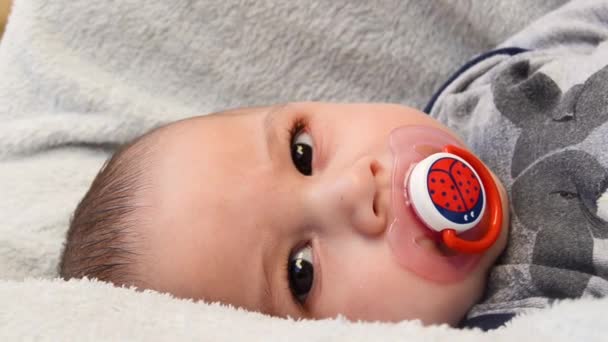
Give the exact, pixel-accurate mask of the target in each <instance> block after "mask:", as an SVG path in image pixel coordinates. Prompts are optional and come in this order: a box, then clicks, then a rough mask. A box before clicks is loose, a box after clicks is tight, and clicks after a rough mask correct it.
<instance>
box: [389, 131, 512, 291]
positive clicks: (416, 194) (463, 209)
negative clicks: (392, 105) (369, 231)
mask: <svg viewBox="0 0 608 342" xmlns="http://www.w3.org/2000/svg"><path fill="white" fill-rule="evenodd" d="M389 140H390V141H389V144H390V148H391V151H392V152H393V158H394V160H393V173H392V190H391V203H392V210H393V216H394V221H393V222H392V224H390V226H389V229H388V233H387V238H388V241H389V245H390V246H391V248H392V250H393V254H394V255H395V257H396V259H397V261H398V263H399V264H400V265H402V266H404V267H405V268H407V269H408V270H410V271H413V272H414V273H417V274H418V275H420V276H422V277H424V278H427V279H429V280H433V281H437V282H453V281H458V280H460V279H462V278H464V277H466V275H467V274H468V273H469V272H470V271H471V270H473V269H474V267H475V266H476V265H477V263H478V262H479V260H480V258H481V256H482V255H483V252H484V251H486V250H487V249H488V248H490V247H491V246H492V245H493V244H494V243H495V242H496V240H497V239H498V237H499V235H500V230H501V227H502V221H503V213H502V204H501V200H500V196H499V192H498V187H497V186H496V183H495V182H494V179H493V178H492V175H491V174H490V172H489V171H488V169H487V168H486V167H485V166H484V165H483V163H482V162H481V161H480V160H479V159H477V158H476V157H475V156H474V155H473V154H472V153H470V152H468V151H467V150H466V149H464V148H463V147H460V145H461V143H460V142H459V141H458V140H457V139H456V138H455V137H453V136H452V135H450V134H449V133H447V132H445V131H443V130H441V129H438V128H433V127H430V126H403V127H399V128H397V129H395V130H393V131H392V132H391V134H390V139H389Z"/></svg>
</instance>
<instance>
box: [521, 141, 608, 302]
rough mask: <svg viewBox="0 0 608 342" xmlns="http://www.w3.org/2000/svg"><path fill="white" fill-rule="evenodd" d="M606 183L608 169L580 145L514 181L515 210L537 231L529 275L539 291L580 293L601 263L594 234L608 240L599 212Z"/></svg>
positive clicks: (558, 295)
mask: <svg viewBox="0 0 608 342" xmlns="http://www.w3.org/2000/svg"><path fill="white" fill-rule="evenodd" d="M607 187H608V171H607V170H606V169H605V168H604V167H602V166H601V165H600V164H599V163H598V161H597V160H596V159H595V157H593V156H592V155H590V154H588V153H586V152H584V151H577V150H566V151H561V152H558V153H555V154H551V155H549V156H547V157H546V158H543V159H542V160H540V161H538V162H536V163H535V164H533V165H532V166H531V167H530V168H528V169H526V170H525V171H524V172H523V173H522V174H521V175H520V176H519V177H518V178H517V179H516V181H515V182H514V183H513V187H512V203H513V211H514V213H515V215H516V216H517V217H518V219H519V220H520V221H521V222H522V223H523V224H524V225H525V228H526V229H529V230H533V231H536V238H535V241H534V247H533V252H532V257H531V258H532V260H531V262H530V263H531V266H530V277H531V279H532V282H533V284H534V286H535V287H536V289H537V290H538V291H540V293H539V294H542V295H543V296H547V297H551V298H574V297H579V296H581V295H582V294H583V291H585V289H586V288H587V283H588V281H589V279H590V277H591V276H592V275H594V274H596V273H597V272H598V269H596V267H602V265H594V258H593V248H594V239H608V223H607V222H605V221H604V220H602V219H601V218H599V217H598V216H597V215H596V212H597V204H596V203H597V199H598V198H599V197H600V196H601V195H602V194H603V193H604V192H605V191H606V188H607ZM518 238H520V239H522V237H518V235H514V236H513V239H518ZM511 243H512V244H514V245H522V244H526V243H529V242H527V241H511ZM602 273H603V272H602Z"/></svg>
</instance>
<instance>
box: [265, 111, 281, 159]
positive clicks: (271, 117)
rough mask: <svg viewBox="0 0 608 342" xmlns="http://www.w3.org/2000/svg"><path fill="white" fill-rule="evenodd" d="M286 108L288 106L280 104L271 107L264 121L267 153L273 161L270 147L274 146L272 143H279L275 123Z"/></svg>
mask: <svg viewBox="0 0 608 342" xmlns="http://www.w3.org/2000/svg"><path fill="white" fill-rule="evenodd" d="M286 106H287V104H280V105H274V106H272V107H270V108H269V109H268V111H267V112H266V114H265V115H264V119H263V120H262V129H263V130H264V135H265V138H266V153H267V155H268V157H269V158H268V159H270V160H272V159H273V158H272V152H271V148H270V147H271V146H272V143H276V141H277V136H276V129H275V128H274V127H275V122H276V120H277V117H278V116H279V115H280V114H281V113H282V109H283V108H285V107H286Z"/></svg>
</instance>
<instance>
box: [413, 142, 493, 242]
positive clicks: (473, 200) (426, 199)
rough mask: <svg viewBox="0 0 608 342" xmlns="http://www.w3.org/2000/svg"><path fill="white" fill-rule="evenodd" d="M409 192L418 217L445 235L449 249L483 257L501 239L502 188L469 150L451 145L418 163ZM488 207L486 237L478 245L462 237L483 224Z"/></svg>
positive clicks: (444, 239) (444, 238) (443, 238)
mask: <svg viewBox="0 0 608 342" xmlns="http://www.w3.org/2000/svg"><path fill="white" fill-rule="evenodd" d="M407 190H408V198H409V201H410V203H411V205H412V207H413V208H414V211H415V212H416V214H417V216H418V217H419V218H420V219H421V221H422V222H424V223H425V225H426V226H427V227H428V228H430V229H432V230H435V231H437V232H440V233H441V239H442V241H443V243H444V244H445V245H446V246H447V247H449V248H451V249H453V250H456V251H458V252H462V253H480V252H483V251H485V250H486V249H488V248H489V247H490V246H491V245H492V244H493V243H494V242H495V241H496V239H497V238H498V235H499V233H500V229H501V224H502V206H501V203H500V196H499V194H498V188H497V186H496V184H495V182H494V179H493V178H492V176H491V175H490V173H489V171H488V170H487V169H486V167H485V166H484V165H483V163H482V162H481V161H479V160H478V159H477V158H476V157H475V156H473V155H472V154H471V153H469V152H468V151H466V150H465V149H462V148H459V147H457V146H454V145H448V146H446V147H445V148H444V149H443V152H439V153H435V154H432V155H430V156H428V157H427V158H425V159H423V160H422V161H420V162H419V163H417V164H416V165H415V166H414V168H413V169H412V171H411V173H410V175H409V179H408V182H407ZM486 191H487V197H486ZM486 203H489V205H488V206H486ZM486 207H489V211H490V220H489V221H490V227H489V229H488V230H487V232H486V234H485V235H484V236H483V237H482V238H481V239H480V240H477V241H469V240H464V239H461V238H460V237H458V234H461V233H463V232H465V231H467V230H469V229H471V228H473V227H475V226H476V225H477V224H478V223H479V222H480V221H481V219H482V217H483V216H484V214H485V211H486Z"/></svg>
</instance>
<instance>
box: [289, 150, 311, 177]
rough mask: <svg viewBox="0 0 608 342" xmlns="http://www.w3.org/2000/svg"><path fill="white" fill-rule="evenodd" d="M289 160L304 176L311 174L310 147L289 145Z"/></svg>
mask: <svg viewBox="0 0 608 342" xmlns="http://www.w3.org/2000/svg"><path fill="white" fill-rule="evenodd" d="M291 159H292V160H293V164H294V165H295V166H296V169H298V171H300V172H301V173H302V174H303V175H305V176H310V175H311V174H312V147H311V146H310V145H307V144H293V145H291Z"/></svg>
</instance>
